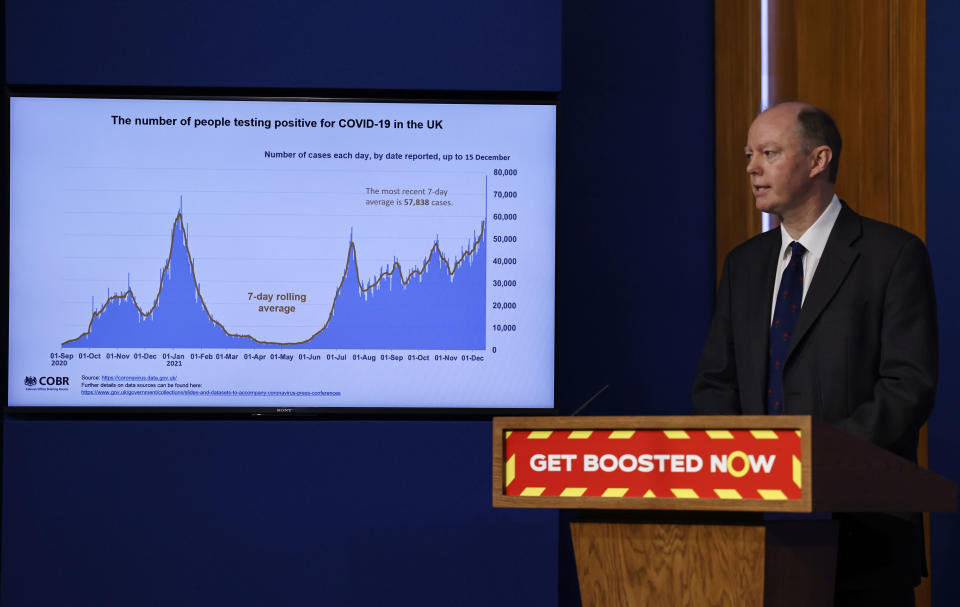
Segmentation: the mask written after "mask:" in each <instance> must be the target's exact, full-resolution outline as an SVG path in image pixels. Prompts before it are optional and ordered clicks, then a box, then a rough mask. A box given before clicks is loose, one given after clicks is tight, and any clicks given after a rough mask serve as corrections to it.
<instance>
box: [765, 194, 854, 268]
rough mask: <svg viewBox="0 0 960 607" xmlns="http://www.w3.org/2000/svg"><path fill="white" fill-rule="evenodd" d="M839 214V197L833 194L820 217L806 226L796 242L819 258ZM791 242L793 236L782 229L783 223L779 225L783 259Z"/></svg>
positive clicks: (781, 256)
mask: <svg viewBox="0 0 960 607" xmlns="http://www.w3.org/2000/svg"><path fill="white" fill-rule="evenodd" d="M839 215H840V199H839V198H838V197H837V195H836V194H834V195H833V199H832V200H831V201H830V204H828V205H827V208H826V209H825V210H824V211H823V213H820V217H818V218H817V220H816V221H815V222H813V225H812V226H810V227H809V228H807V231H806V232H804V233H803V236H801V237H800V238H798V239H797V242H799V243H800V244H802V245H803V248H804V249H806V250H807V251H808V252H809V253H813V255H814V256H815V257H816V258H818V259H819V258H820V256H821V255H823V249H824V248H825V247H826V246H827V239H828V238H829V237H830V231H831V230H833V224H835V223H836V222H837V217H838V216H839ZM791 242H793V238H792V237H791V236H790V234H788V233H787V231H786V230H785V229H784V227H783V225H782V224H781V225H780V257H779V259H783V258H784V256H786V254H787V249H788V248H789V247H790V243H791Z"/></svg>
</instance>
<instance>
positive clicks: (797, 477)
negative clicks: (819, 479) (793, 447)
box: [793, 455, 803, 489]
mask: <svg viewBox="0 0 960 607" xmlns="http://www.w3.org/2000/svg"><path fill="white" fill-rule="evenodd" d="M802 480H803V466H801V465H800V458H798V457H797V456H796V455H794V456H793V484H794V485H796V486H797V487H799V488H801V489H802V488H803V487H801V486H800V483H801V482H802Z"/></svg>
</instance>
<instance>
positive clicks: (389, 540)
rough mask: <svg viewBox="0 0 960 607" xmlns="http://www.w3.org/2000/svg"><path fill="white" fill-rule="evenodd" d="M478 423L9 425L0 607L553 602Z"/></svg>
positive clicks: (552, 577) (541, 529)
mask: <svg viewBox="0 0 960 607" xmlns="http://www.w3.org/2000/svg"><path fill="white" fill-rule="evenodd" d="M491 449H492V442H491V427H490V424H488V423H470V422H416V423H407V422H377V421H362V422H361V421H341V422H334V421H323V422H319V421H318V422H254V421H249V422H243V421H235V422H225V421H219V422H218V421H194V422H185V421H180V422H165V421H150V422H133V421H64V422H57V421H47V422H24V421H17V420H7V421H6V423H5V428H4V469H3V474H4V499H3V508H4V512H3V553H2V556H3V569H2V595H0V603H3V604H4V605H10V606H14V605H16V606H19V605H98V606H102V605H305V604H316V605H321V604H322V605H411V606H417V607H419V606H423V605H436V606H438V607H439V606H443V607H446V606H449V605H453V604H456V605H476V606H486V605H495V604H504V603H503V602H502V601H503V598H504V596H505V595H509V596H510V600H511V601H514V600H515V601H516V603H512V604H523V605H541V606H548V607H552V606H553V605H556V601H557V598H556V587H557V584H556V579H557V565H556V563H557V514H556V512H553V511H539V510H533V511H531V510H503V509H496V510H495V509H493V508H492V507H491V506H490V487H491V478H490V452H491Z"/></svg>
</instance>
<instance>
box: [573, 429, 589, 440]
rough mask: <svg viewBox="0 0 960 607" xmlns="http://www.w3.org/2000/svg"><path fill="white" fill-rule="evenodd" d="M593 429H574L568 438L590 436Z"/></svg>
mask: <svg viewBox="0 0 960 607" xmlns="http://www.w3.org/2000/svg"><path fill="white" fill-rule="evenodd" d="M591 434H593V430H574V431H572V432H571V433H570V438H590V435H591Z"/></svg>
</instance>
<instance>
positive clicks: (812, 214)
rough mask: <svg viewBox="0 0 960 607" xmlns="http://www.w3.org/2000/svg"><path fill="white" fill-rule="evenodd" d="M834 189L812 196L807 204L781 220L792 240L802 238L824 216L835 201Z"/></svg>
mask: <svg viewBox="0 0 960 607" xmlns="http://www.w3.org/2000/svg"><path fill="white" fill-rule="evenodd" d="M833 196H834V194H833V188H830V189H829V190H826V189H825V190H824V191H822V192H818V193H817V194H816V195H814V196H811V197H810V199H809V200H808V201H807V203H806V204H804V205H801V206H800V207H799V208H797V209H796V210H794V211H793V212H792V213H790V214H789V215H784V216H782V217H781V218H780V224H781V225H783V229H785V230H786V231H787V234H789V235H790V238H792V239H793V240H799V239H800V237H801V236H803V234H804V233H805V232H806V231H807V230H808V229H809V228H810V226H812V225H813V224H814V223H815V222H816V221H817V219H819V218H820V216H821V215H823V212H824V211H826V210H827V207H828V206H830V201H832V200H833Z"/></svg>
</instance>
